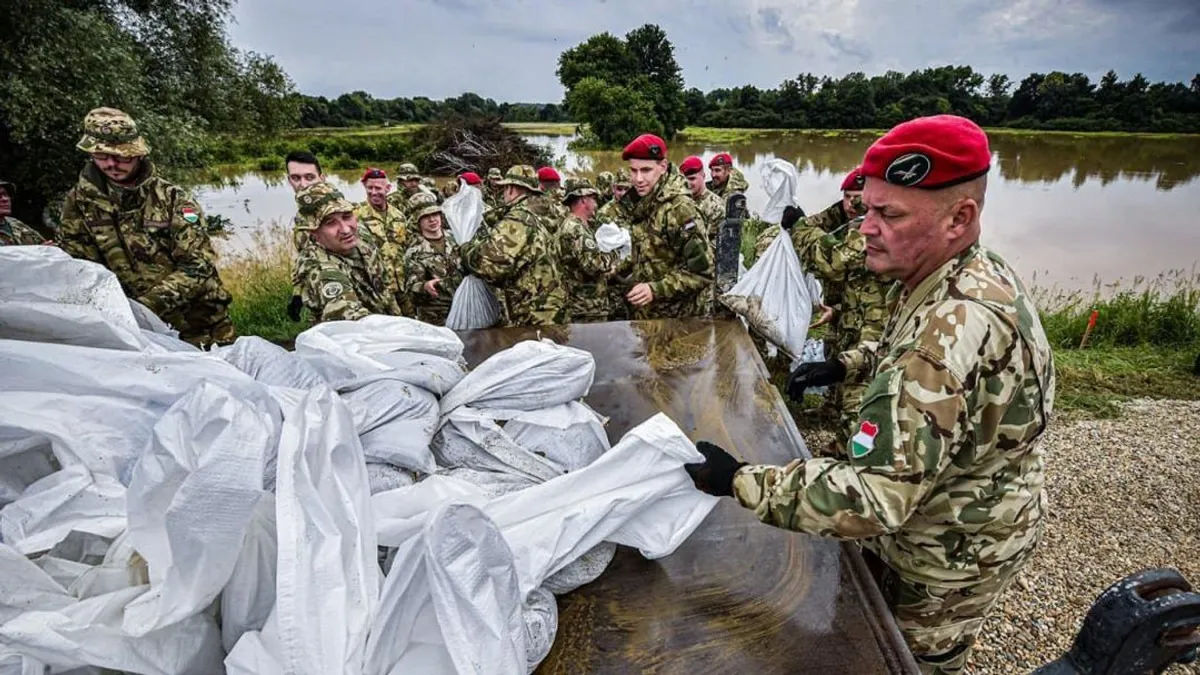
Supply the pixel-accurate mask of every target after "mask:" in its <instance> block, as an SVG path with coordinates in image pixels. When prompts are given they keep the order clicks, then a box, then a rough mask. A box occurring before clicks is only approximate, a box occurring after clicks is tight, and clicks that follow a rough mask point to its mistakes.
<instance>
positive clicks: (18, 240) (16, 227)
mask: <svg viewBox="0 0 1200 675" xmlns="http://www.w3.org/2000/svg"><path fill="white" fill-rule="evenodd" d="M43 241H46V238H45V237H43V236H42V235H40V234H38V231H37V230H35V229H33V228H32V227H30V226H28V225H26V224H25V223H22V222H21V221H19V220H17V219H16V218H13V217H12V216H4V217H3V218H0V246H37V245H38V244H40V243H42V242H43Z"/></svg>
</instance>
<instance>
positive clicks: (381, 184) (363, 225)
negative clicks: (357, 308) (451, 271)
mask: <svg viewBox="0 0 1200 675" xmlns="http://www.w3.org/2000/svg"><path fill="white" fill-rule="evenodd" d="M362 185H363V189H365V190H366V193H367V199H366V201H364V202H362V203H361V204H358V205H357V206H356V207H355V209H354V215H355V217H356V218H357V219H358V234H359V236H360V237H362V238H363V239H366V240H368V241H369V242H370V243H371V245H372V246H374V247H375V248H376V249H377V250H378V251H379V254H380V256H381V257H382V258H383V263H384V264H385V265H387V266H388V267H389V268H390V269H391V273H392V278H393V279H396V280H400V279H403V278H404V250H405V249H406V248H407V247H408V242H409V241H410V240H411V236H410V229H411V228H410V227H409V221H408V219H406V218H405V217H404V213H403V212H401V211H400V209H398V208H396V205H395V204H393V203H391V202H390V201H388V193H389V192H390V191H391V189H392V184H391V183H389V182H388V176H387V172H386V171H384V170H383V169H376V168H368V169H367V170H366V171H364V172H363V175H362ZM397 302H398V303H399V305H400V311H401V313H403V314H404V315H405V316H408V315H411V314H412V313H413V310H412V305H411V303H410V302H409V299H408V295H407V294H401V295H400V296H399V297H398V298H397Z"/></svg>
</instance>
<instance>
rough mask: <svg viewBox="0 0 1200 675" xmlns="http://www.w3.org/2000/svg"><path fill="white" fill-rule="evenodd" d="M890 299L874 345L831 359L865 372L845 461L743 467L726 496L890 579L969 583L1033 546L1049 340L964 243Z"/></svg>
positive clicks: (1049, 384)
mask: <svg viewBox="0 0 1200 675" xmlns="http://www.w3.org/2000/svg"><path fill="white" fill-rule="evenodd" d="M893 295H894V298H893V299H894V301H895V302H896V303H897V305H896V306H897V307H898V311H897V312H895V313H894V314H892V316H891V318H890V319H889V320H888V324H887V327H886V329H885V330H884V334H883V337H882V339H881V340H880V341H879V342H878V343H865V344H863V345H860V346H859V347H858V348H857V349H856V350H854V351H850V352H845V353H843V354H841V355H839V357H838V358H839V359H840V360H841V361H842V362H843V363H844V364H845V365H846V367H847V369H848V371H849V372H850V374H851V377H855V376H859V377H870V378H871V379H870V384H869V385H868V387H867V390H866V392H865V393H864V394H863V400H862V405H861V408H860V409H859V414H860V422H859V424H860V426H859V431H858V433H857V434H855V436H854V437H853V438H852V439H851V441H850V444H849V448H848V451H847V453H846V455H847V457H848V458H849V459H842V460H838V459H831V458H821V459H809V460H807V461H796V462H793V463H792V464H789V465H788V467H771V466H747V467H743V468H742V469H740V470H739V471H738V473H737V474H736V477H735V478H734V485H733V487H734V494H735V496H736V497H737V499H738V501H740V502H741V503H742V504H743V505H744V506H746V507H748V508H751V509H754V510H755V513H756V514H757V515H758V517H759V518H760V519H761V520H763V521H765V522H767V523H771V524H774V525H777V526H781V527H786V528H789V529H793V530H800V531H804V532H811V533H814V534H820V535H827V536H834V537H839V538H845V539H863V540H864V541H863V546H864V547H866V548H868V549H870V550H872V551H874V552H875V553H877V554H878V555H879V556H880V557H881V558H882V559H883V560H884V561H885V562H887V564H888V565H890V566H891V567H892V568H893V569H894V570H895V571H896V572H897V573H899V575H900V576H901V578H903V579H906V580H909V581H913V582H917V583H924V584H934V585H939V586H951V587H963V586H969V585H972V584H975V583H978V582H980V581H982V580H986V579H988V578H990V577H994V576H996V575H999V574H1004V573H1006V572H1007V571H1008V570H1009V569H1012V567H1013V566H1014V565H1017V564H1020V563H1021V562H1023V561H1024V560H1026V559H1028V557H1029V554H1030V553H1031V552H1032V550H1033V548H1034V547H1035V546H1036V545H1037V542H1038V541H1039V540H1040V538H1041V528H1042V522H1041V521H1042V516H1043V509H1044V503H1043V494H1042V486H1043V482H1044V478H1045V477H1044V461H1043V453H1042V449H1041V447H1040V440H1041V437H1042V433H1043V432H1044V430H1045V428H1046V424H1047V422H1048V421H1049V417H1050V415H1051V412H1052V409H1053V405H1054V387H1055V376H1054V363H1053V358H1052V355H1051V352H1050V345H1049V343H1048V342H1047V340H1046V335H1045V333H1044V331H1043V330H1042V326H1041V323H1040V320H1039V319H1038V313H1037V308H1036V307H1035V306H1034V304H1033V302H1032V300H1031V299H1030V298H1029V295H1028V294H1027V293H1026V291H1025V289H1024V287H1023V286H1022V285H1021V283H1020V281H1019V280H1018V279H1017V277H1016V274H1015V273H1014V272H1013V271H1012V269H1011V268H1010V267H1009V266H1008V264H1007V263H1005V262H1004V261H1003V260H1002V259H1000V258H999V257H998V256H996V255H995V254H993V253H991V252H990V251H987V250H986V249H984V248H982V247H980V246H978V245H975V246H972V247H971V248H969V249H968V250H966V251H964V252H963V253H962V254H960V255H959V256H957V257H955V258H953V259H952V260H950V261H948V262H947V263H946V264H945V265H943V266H942V267H941V268H939V269H938V270H937V271H935V272H934V273H933V274H931V275H930V276H929V277H928V278H926V279H925V280H924V281H922V282H921V283H920V284H919V285H918V286H917V287H916V288H915V289H914V290H913V291H912V292H911V293H909V292H906V291H905V290H904V288H903V287H902V286H900V285H896V286H895V287H894V288H893ZM847 381H852V380H851V379H850V378H848V380H847Z"/></svg>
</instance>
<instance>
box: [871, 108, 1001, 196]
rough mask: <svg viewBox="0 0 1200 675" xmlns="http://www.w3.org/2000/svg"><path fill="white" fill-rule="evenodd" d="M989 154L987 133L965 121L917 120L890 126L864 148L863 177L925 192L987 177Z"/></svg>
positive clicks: (953, 117) (938, 117) (954, 118)
mask: <svg viewBox="0 0 1200 675" xmlns="http://www.w3.org/2000/svg"><path fill="white" fill-rule="evenodd" d="M991 162H992V153H991V150H989V149H988V140H987V134H985V133H983V129H980V128H979V126H978V125H976V124H975V123H974V122H972V121H971V120H969V119H966V118H965V117H958V116H956V115H934V116H932V117H918V118H917V119H915V120H909V121H908V122H905V123H903V124H900V125H898V126H896V127H893V128H892V130H891V131H889V132H887V133H886V134H884V135H883V138H880V139H879V140H877V141H875V143H873V144H872V145H871V147H870V148H867V155H866V157H864V158H863V163H862V173H863V175H864V176H869V177H871V178H881V179H883V180H885V181H887V182H889V183H891V184H893V185H902V186H904V187H917V188H922V189H926V190H934V189H937V188H944V187H949V186H951V185H958V184H959V183H965V182H967V181H969V180H973V179H975V178H979V177H980V176H982V175H984V174H986V173H987V172H988V169H989V168H990V167H991Z"/></svg>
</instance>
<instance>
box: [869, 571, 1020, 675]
mask: <svg viewBox="0 0 1200 675" xmlns="http://www.w3.org/2000/svg"><path fill="white" fill-rule="evenodd" d="M1031 550H1032V549H1031ZM863 557H864V558H865V559H866V561H867V566H868V567H869V568H870V569H871V571H872V573H873V574H874V575H875V578H876V581H877V582H878V583H879V590H880V592H881V593H882V595H883V599H884V602H886V603H887V605H888V607H889V608H891V610H892V615H893V616H894V617H895V618H896V625H897V627H898V628H899V629H900V634H901V635H903V636H904V641H905V642H906V643H907V644H908V648H909V649H910V650H911V651H912V654H913V657H914V658H915V659H916V662H917V666H918V667H919V668H920V669H921V673H922V675H961V673H963V672H964V669H965V668H966V665H967V658H968V657H969V656H970V655H971V649H972V648H973V647H974V646H975V639H976V638H977V637H978V636H979V631H980V629H981V628H983V622H984V619H986V618H987V615H988V613H989V612H990V611H991V610H992V608H993V607H994V606H995V605H996V602H997V601H999V600H1000V598H1001V597H1002V596H1003V595H1004V593H1005V591H1007V590H1008V587H1009V586H1011V585H1012V583H1013V582H1014V581H1016V578H1017V575H1018V574H1019V573H1020V572H1021V570H1022V569H1023V568H1024V567H1025V563H1027V562H1028V561H1029V557H1028V556H1026V557H1025V558H1023V559H1022V560H1021V561H1019V562H1017V563H1015V564H1010V565H1009V566H1007V568H1006V569H1004V570H1003V571H1000V572H998V573H996V574H994V575H992V576H989V577H988V578H987V579H985V580H983V581H981V582H979V583H977V584H972V585H970V586H965V587H950V586H933V585H929V584H922V583H917V582H914V581H910V580H908V579H904V578H902V577H901V576H900V575H899V574H897V573H896V572H895V571H894V570H892V568H891V567H888V565H887V564H886V563H884V562H883V561H882V560H880V559H879V557H877V556H876V555H875V554H873V553H871V552H870V551H868V550H864V551H863Z"/></svg>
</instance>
